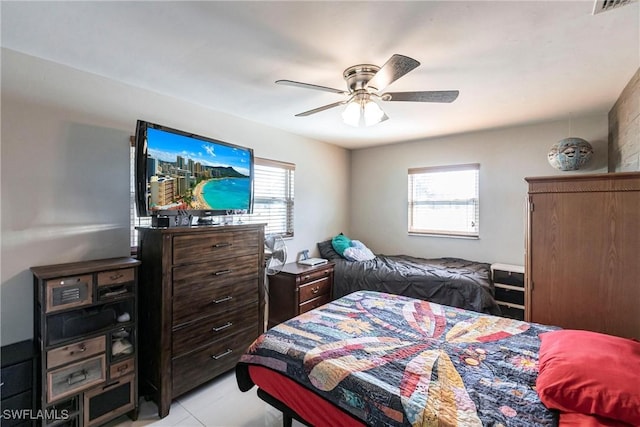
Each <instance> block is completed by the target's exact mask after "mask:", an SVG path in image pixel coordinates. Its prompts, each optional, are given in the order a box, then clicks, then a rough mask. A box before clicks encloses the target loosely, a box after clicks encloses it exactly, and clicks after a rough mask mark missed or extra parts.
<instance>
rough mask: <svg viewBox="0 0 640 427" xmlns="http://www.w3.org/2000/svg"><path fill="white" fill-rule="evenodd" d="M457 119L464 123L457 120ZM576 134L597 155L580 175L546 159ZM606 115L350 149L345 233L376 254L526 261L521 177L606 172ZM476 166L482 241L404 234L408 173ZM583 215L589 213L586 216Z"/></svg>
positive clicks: (522, 262)
mask: <svg viewBox="0 0 640 427" xmlns="http://www.w3.org/2000/svg"><path fill="white" fill-rule="evenodd" d="M461 120H463V119H462V118H461ZM569 128H571V131H572V132H571V136H578V137H581V138H584V139H586V140H587V141H589V142H590V143H591V145H592V146H593V147H594V151H595V155H594V157H593V158H592V159H591V162H590V164H589V165H587V167H586V168H585V169H584V170H582V171H578V172H560V171H558V170H556V169H554V168H552V167H551V166H550V165H549V163H548V162H547V152H548V151H549V148H550V147H551V145H552V144H554V143H555V142H557V141H559V140H560V139H562V138H566V137H568V136H569V134H568V133H569ZM607 132H608V128H607V115H606V113H603V114H600V115H596V116H591V117H578V118H576V117H573V118H572V120H571V123H569V120H568V119H566V120H560V121H555V122H547V123H540V124H535V125H529V126H520V127H512V128H505V129H499V130H492V131H486V132H476V133H472V134H464V135H458V136H451V137H446V138H436V139H431V140H425V141H416V142H408V143H403V144H398V145H389V146H384V147H376V148H369V149H361V150H356V151H354V152H353V153H352V155H351V236H350V237H352V238H358V239H360V240H362V241H363V242H364V243H366V244H367V245H368V246H369V247H370V248H371V249H372V250H373V251H374V252H376V253H384V254H408V255H414V256H421V257H427V258H429V257H440V256H451V257H458V258H467V259H471V260H477V261H483V262H503V263H510V264H518V265H524V233H525V200H526V195H527V185H526V182H525V181H524V177H527V176H543V175H555V174H572V173H584V172H589V173H597V172H606V171H607V138H608V135H607ZM465 163H480V239H477V240H470V239H455V238H444V237H426V236H409V235H408V233H407V170H408V169H409V168H412V167H421V166H440V165H455V164H465ZM587 214H588V213H587Z"/></svg>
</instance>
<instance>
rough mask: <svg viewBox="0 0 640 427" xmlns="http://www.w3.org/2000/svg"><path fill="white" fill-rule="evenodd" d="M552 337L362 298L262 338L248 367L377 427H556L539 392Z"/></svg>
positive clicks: (537, 328) (535, 329) (242, 381)
mask: <svg viewBox="0 0 640 427" xmlns="http://www.w3.org/2000/svg"><path fill="white" fill-rule="evenodd" d="M551 329H555V328H552V327H546V326H542V325H538V324H533V323H527V322H522V321H518V320H513V319H507V318H502V317H497V316H490V315H486V314H481V313H476V312H473V311H468V310H461V309H458V308H453V307H446V306H442V305H438V304H434V303H430V302H427V301H421V300H416V299H411V298H406V297H403V296H397V295H390V294H383V293H377V292H368V291H363V292H356V293H353V294H350V295H348V296H346V297H343V298H341V299H338V300H335V301H333V302H331V303H329V304H326V305H324V306H322V307H319V308H317V309H315V310H311V311H309V312H307V313H304V314H302V315H300V316H298V317H295V318H293V319H291V320H288V321H287V322H284V323H282V324H280V325H278V326H276V327H274V328H272V329H271V330H269V331H268V332H266V333H265V334H263V335H261V336H260V337H259V338H258V339H257V340H256V341H255V342H254V344H253V345H252V346H251V347H250V348H249V350H247V352H246V354H245V355H243V356H242V358H241V359H240V362H239V363H238V365H237V367H236V375H237V378H238V385H239V386H240V388H241V390H247V389H249V388H251V387H252V386H253V383H252V382H251V379H250V377H249V376H248V373H247V369H246V368H247V365H248V364H256V365H261V366H264V367H267V368H270V369H272V370H274V371H277V372H280V373H281V374H283V375H285V376H287V377H289V378H291V379H293V380H294V381H296V382H298V383H299V384H301V385H303V386H305V387H307V388H309V389H310V390H312V391H313V392H315V393H317V394H319V395H320V396H322V397H324V398H325V399H327V400H329V401H331V402H333V403H334V404H335V405H337V406H338V407H340V408H342V409H344V410H345V411H347V412H349V413H350V414H352V415H353V416H355V417H356V418H359V419H361V420H363V421H364V422H366V423H367V424H368V425H372V426H431V425H434V426H435V425H440V426H460V427H472V426H482V425H484V426H500V425H502V426H536V427H537V426H551V425H554V424H555V422H556V419H555V415H554V413H553V412H551V411H549V410H547V409H546V408H545V407H544V405H543V404H542V403H541V402H540V399H539V398H538V395H537V393H536V391H535V389H534V386H535V380H536V377H537V373H538V351H539V346H540V340H539V338H538V334H540V333H542V332H547V331H549V330H551Z"/></svg>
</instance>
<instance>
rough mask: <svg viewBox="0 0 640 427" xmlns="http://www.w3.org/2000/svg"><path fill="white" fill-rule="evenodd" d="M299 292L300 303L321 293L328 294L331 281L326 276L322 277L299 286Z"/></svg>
mask: <svg viewBox="0 0 640 427" xmlns="http://www.w3.org/2000/svg"><path fill="white" fill-rule="evenodd" d="M299 292H300V295H299V298H300V304H302V303H304V302H306V301H309V300H310V299H313V298H316V297H319V296H321V295H329V296H330V294H331V281H330V280H329V278H328V277H324V278H322V279H319V280H316V281H314V282H311V283H307V284H305V285H302V286H300V288H299Z"/></svg>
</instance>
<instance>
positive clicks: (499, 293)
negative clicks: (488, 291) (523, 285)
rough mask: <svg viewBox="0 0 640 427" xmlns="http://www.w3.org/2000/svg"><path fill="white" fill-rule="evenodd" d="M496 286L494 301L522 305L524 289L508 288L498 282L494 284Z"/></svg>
mask: <svg viewBox="0 0 640 427" xmlns="http://www.w3.org/2000/svg"><path fill="white" fill-rule="evenodd" d="M495 288H496V297H495V299H496V301H498V303H500V302H508V303H511V304H518V305H522V306H524V290H515V289H509V288H505V287H502V286H500V285H499V284H496V285H495Z"/></svg>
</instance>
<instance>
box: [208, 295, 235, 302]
mask: <svg viewBox="0 0 640 427" xmlns="http://www.w3.org/2000/svg"><path fill="white" fill-rule="evenodd" d="M232 299H233V297H232V296H231V295H229V296H228V297H224V298H222V299H214V300H213V302H214V304H220V303H221V302H226V301H231V300H232Z"/></svg>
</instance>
